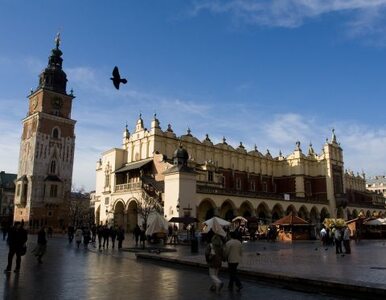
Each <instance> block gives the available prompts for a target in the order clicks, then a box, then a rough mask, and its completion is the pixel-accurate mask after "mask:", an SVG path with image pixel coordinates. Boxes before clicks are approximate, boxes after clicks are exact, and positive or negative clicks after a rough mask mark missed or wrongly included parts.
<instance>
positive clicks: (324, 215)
mask: <svg viewBox="0 0 386 300" xmlns="http://www.w3.org/2000/svg"><path fill="white" fill-rule="evenodd" d="M329 217H330V213H329V212H328V209H327V208H325V207H323V208H322V210H321V211H320V223H323V221H324V219H326V218H329Z"/></svg>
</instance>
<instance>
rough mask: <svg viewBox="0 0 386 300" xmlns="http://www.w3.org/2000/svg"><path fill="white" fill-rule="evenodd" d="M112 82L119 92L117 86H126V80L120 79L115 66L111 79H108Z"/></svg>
mask: <svg viewBox="0 0 386 300" xmlns="http://www.w3.org/2000/svg"><path fill="white" fill-rule="evenodd" d="M110 79H111V80H112V81H113V84H114V86H115V88H116V89H117V90H119V84H120V83H123V84H126V83H127V80H126V79H125V78H121V75H119V70H118V67H117V66H115V67H114V69H113V77H111V78H110Z"/></svg>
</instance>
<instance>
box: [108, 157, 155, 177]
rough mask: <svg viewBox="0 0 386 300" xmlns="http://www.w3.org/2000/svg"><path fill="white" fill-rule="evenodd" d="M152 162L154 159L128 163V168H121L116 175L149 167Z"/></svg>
mask: <svg viewBox="0 0 386 300" xmlns="http://www.w3.org/2000/svg"><path fill="white" fill-rule="evenodd" d="M151 161H153V158H147V159H144V160H140V161H136V162H132V163H128V164H127V165H126V166H124V167H122V168H120V169H118V170H115V172H114V173H123V172H127V171H130V170H135V169H139V168H141V167H143V166H145V165H147V164H148V163H150V162H151Z"/></svg>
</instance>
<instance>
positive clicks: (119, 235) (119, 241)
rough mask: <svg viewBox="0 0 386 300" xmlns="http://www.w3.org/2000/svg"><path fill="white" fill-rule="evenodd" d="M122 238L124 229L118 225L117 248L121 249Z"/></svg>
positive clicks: (123, 237)
mask: <svg viewBox="0 0 386 300" xmlns="http://www.w3.org/2000/svg"><path fill="white" fill-rule="evenodd" d="M124 239H125V231H124V230H123V228H122V226H119V227H118V230H117V241H118V249H122V242H123V240H124Z"/></svg>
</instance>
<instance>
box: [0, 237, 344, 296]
mask: <svg viewBox="0 0 386 300" xmlns="http://www.w3.org/2000/svg"><path fill="white" fill-rule="evenodd" d="M35 241H36V236H31V235H30V236H29V242H28V253H27V254H26V256H24V257H23V258H22V265H21V272H20V274H15V273H13V272H12V273H10V274H9V275H6V274H2V276H3V278H2V280H1V283H2V287H0V299H12V300H13V299H21V300H23V299H39V300H40V299H50V300H51V299H61V300H62V299H154V300H155V299H157V300H158V299H258V298H263V297H264V298H267V299H299V300H302V299H323V300H324V299H337V298H334V297H331V296H326V295H319V294H309V293H302V292H297V291H291V290H286V289H281V288H278V287H277V286H270V285H266V284H258V283H255V282H253V281H245V282H244V289H243V290H242V292H241V293H236V292H234V293H231V292H229V291H228V290H227V289H224V290H223V291H222V292H221V295H216V294H214V293H212V292H210V291H209V290H208V287H209V277H208V275H207V272H206V271H201V270H194V269H184V267H176V268H169V267H165V266H162V265H157V264H153V263H151V262H143V261H137V260H136V258H135V255H134V254H133V253H130V252H125V251H118V250H112V249H108V250H103V251H101V252H99V251H97V249H96V248H93V247H90V249H89V250H85V249H82V248H80V249H77V248H76V247H75V245H68V243H67V241H66V239H65V238H64V237H54V238H51V239H49V241H48V250H47V253H46V255H45V256H44V257H43V264H41V265H39V264H38V263H37V261H36V259H35V257H34V256H33V255H32V254H31V253H30V252H31V250H32V249H33V248H34V245H35ZM129 243H131V242H127V241H126V245H124V246H129ZM81 247H82V246H81ZM177 250H178V252H177V253H181V254H179V255H184V253H185V254H187V252H188V248H187V247H186V246H185V247H184V246H178V247H177ZM7 253H8V248H7V246H6V243H5V242H3V241H0V264H1V265H2V267H3V269H4V268H5V266H6V259H7ZM225 276H226V275H225V274H224V275H223V277H222V278H223V279H224V280H226V281H225V282H227V278H225ZM339 299H343V298H339Z"/></svg>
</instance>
